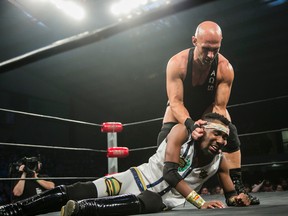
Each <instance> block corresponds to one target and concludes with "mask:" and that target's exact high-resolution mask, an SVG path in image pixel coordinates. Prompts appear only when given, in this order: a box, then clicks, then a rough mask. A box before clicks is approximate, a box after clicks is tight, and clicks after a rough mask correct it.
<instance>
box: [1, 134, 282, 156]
mask: <svg viewBox="0 0 288 216" xmlns="http://www.w3.org/2000/svg"><path fill="white" fill-rule="evenodd" d="M287 130H288V128H282V129H276V130H267V131H259V132H251V133H245V134H239V137H241V136H251V135H258V134H265V133H274V132H281V131H287ZM0 145H6V146H20V147H32V148H49V149H63V150H73V151H93V152H101V153H107V150H97V149H90V148H72V147H62V146H46V145H32V144H20V143H4V142H0ZM157 147H158V146H149V147H142V148H134V149H129V151H130V152H133V151H142V150H147V149H155V148H157Z"/></svg>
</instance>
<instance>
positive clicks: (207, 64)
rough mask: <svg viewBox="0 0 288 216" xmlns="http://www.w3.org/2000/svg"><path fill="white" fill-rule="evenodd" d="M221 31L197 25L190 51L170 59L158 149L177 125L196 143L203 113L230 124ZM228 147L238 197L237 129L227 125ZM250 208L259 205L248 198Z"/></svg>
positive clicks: (229, 75)
mask: <svg viewBox="0 0 288 216" xmlns="http://www.w3.org/2000/svg"><path fill="white" fill-rule="evenodd" d="M221 42H222V30H221V28H220V26H219V25H218V24H217V23H215V22H212V21H204V22H202V23H200V24H199V25H198V27H197V29H196V32H195V36H193V37H192V43H193V45H194V47H193V48H189V49H185V50H183V51H181V52H179V53H177V54H176V55H174V56H172V58H171V59H170V60H169V62H168V64H167V68H166V89H167V95H168V103H167V108H166V111H165V114H164V118H163V125H162V128H161V131H160V132H159V135H158V145H159V144H160V143H161V142H162V141H163V140H164V138H165V137H166V136H167V135H168V133H169V132H170V130H171V128H172V127H173V126H174V125H176V124H178V123H181V124H183V125H185V126H186V127H187V129H188V130H189V131H191V132H192V138H193V139H195V140H197V139H198V138H199V137H201V136H202V134H203V128H201V127H197V125H200V126H201V124H204V123H205V122H203V121H198V122H197V124H195V122H194V120H197V119H201V117H202V115H203V114H205V113H207V112H217V113H219V114H221V115H223V116H225V117H226V118H227V119H229V120H230V121H231V118H230V115H229V113H228V111H227V109H226V107H227V103H228V101H229V97H230V92H231V87H232V84H233V80H234V70H233V67H232V65H231V64H230V63H229V61H228V60H227V59H226V58H225V57H224V56H223V55H222V54H220V53H219V50H220V47H221ZM229 128H230V135H229V137H228V144H227V146H225V148H224V149H223V152H224V154H225V155H226V158H227V161H228V164H229V169H230V176H231V178H232V181H233V183H234V184H235V188H236V190H237V192H238V193H241V192H244V185H243V182H242V177H241V152H240V140H239V138H238V133H237V129H236V127H235V125H234V124H232V123H230V125H229ZM249 197H250V199H251V204H252V205H257V204H260V201H259V199H258V198H257V197H253V196H252V195H250V194H249Z"/></svg>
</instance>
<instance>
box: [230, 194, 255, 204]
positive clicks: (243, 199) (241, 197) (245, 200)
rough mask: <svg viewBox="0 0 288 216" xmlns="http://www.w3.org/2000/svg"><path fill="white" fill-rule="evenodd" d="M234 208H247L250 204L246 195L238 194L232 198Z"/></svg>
mask: <svg viewBox="0 0 288 216" xmlns="http://www.w3.org/2000/svg"><path fill="white" fill-rule="evenodd" d="M234 199H235V203H236V206H248V205H250V203H251V200H250V199H249V197H248V195H247V194H244V193H240V194H239V195H238V196H235V197H234Z"/></svg>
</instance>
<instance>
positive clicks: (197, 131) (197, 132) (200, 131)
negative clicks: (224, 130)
mask: <svg viewBox="0 0 288 216" xmlns="http://www.w3.org/2000/svg"><path fill="white" fill-rule="evenodd" d="M205 124H207V121H203V120H202V119H199V120H198V121H196V122H195V124H194V125H198V126H199V127H196V128H195V129H194V130H193V131H192V134H191V136H192V139H193V140H198V139H199V138H200V137H202V136H203V134H204V129H203V127H202V126H203V125H205Z"/></svg>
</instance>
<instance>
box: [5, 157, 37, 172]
mask: <svg viewBox="0 0 288 216" xmlns="http://www.w3.org/2000/svg"><path fill="white" fill-rule="evenodd" d="M39 163H40V164H41V162H40V156H38V157H26V156H25V157H23V158H21V159H20V160H18V161H17V162H15V163H13V164H12V166H10V174H12V173H14V172H15V171H16V172H18V171H19V167H20V166H21V165H25V167H24V170H23V171H24V172H26V173H27V175H29V176H30V175H32V174H33V172H38V171H39V170H40V167H39Z"/></svg>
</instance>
